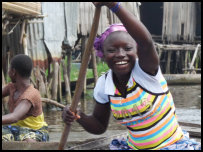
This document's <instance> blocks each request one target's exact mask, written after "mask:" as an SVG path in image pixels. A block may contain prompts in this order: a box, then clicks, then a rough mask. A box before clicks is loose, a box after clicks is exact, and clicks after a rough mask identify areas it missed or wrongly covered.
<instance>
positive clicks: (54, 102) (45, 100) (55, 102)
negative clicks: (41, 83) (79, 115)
mask: <svg viewBox="0 0 203 152" xmlns="http://www.w3.org/2000/svg"><path fill="white" fill-rule="evenodd" d="M41 100H42V102H45V103H50V104H53V105H55V106H57V107H59V108H65V105H63V104H60V103H58V102H57V101H54V100H51V99H48V98H41Z"/></svg>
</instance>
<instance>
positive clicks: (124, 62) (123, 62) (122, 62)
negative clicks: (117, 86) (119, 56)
mask: <svg viewBox="0 0 203 152" xmlns="http://www.w3.org/2000/svg"><path fill="white" fill-rule="evenodd" d="M126 63H127V62H126V61H121V62H117V63H116V64H126Z"/></svg>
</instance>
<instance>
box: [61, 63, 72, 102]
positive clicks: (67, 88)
mask: <svg viewBox="0 0 203 152" xmlns="http://www.w3.org/2000/svg"><path fill="white" fill-rule="evenodd" d="M61 64H62V68H63V78H64V82H65V92H66V102H67V103H66V104H70V103H71V90H70V82H69V77H68V74H67V69H66V66H65V62H64V60H62V61H61Z"/></svg>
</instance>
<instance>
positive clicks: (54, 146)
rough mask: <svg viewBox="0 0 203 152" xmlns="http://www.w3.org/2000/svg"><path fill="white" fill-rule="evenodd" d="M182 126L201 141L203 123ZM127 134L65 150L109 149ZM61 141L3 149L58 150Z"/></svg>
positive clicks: (68, 146)
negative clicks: (111, 143) (117, 139)
mask: <svg viewBox="0 0 203 152" xmlns="http://www.w3.org/2000/svg"><path fill="white" fill-rule="evenodd" d="M179 123H180V125H181V128H182V129H184V130H187V131H188V132H189V134H190V137H191V138H193V139H195V140H196V141H198V142H201V125H198V124H191V123H184V122H179ZM122 136H123V137H125V136H127V132H124V133H122V134H117V135H114V136H110V137H104V138H98V139H96V140H95V139H94V140H86V141H83V142H77V141H74V142H67V144H66V146H65V150H108V148H109V147H108V146H109V143H110V142H111V141H112V139H115V138H119V137H122ZM58 145H59V142H37V143H27V142H19V141H14V142H2V150H58Z"/></svg>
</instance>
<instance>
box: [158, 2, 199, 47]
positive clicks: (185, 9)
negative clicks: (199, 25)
mask: <svg viewBox="0 0 203 152" xmlns="http://www.w3.org/2000/svg"><path fill="white" fill-rule="evenodd" d="M195 29H196V3H195V2H164V12H163V28H162V37H163V39H166V41H167V42H169V43H170V42H171V43H172V42H176V41H179V40H184V41H187V42H192V41H193V40H194V36H195Z"/></svg>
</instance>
